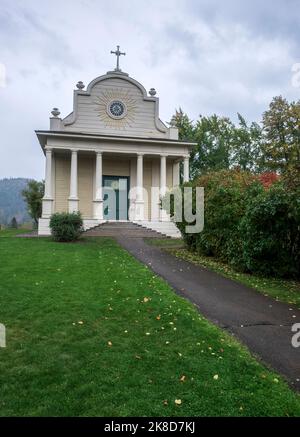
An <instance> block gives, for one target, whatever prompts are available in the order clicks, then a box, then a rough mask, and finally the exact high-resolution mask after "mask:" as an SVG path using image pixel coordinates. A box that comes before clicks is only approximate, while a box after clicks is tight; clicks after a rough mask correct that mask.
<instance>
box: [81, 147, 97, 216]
mask: <svg viewBox="0 0 300 437" xmlns="http://www.w3.org/2000/svg"><path fill="white" fill-rule="evenodd" d="M94 168H95V157H92V156H80V155H79V156H78V198H79V211H80V212H81V214H82V217H83V218H92V217H93V177H94Z"/></svg>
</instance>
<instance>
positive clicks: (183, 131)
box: [169, 107, 194, 141]
mask: <svg viewBox="0 0 300 437" xmlns="http://www.w3.org/2000/svg"><path fill="white" fill-rule="evenodd" d="M169 124H170V126H174V127H177V129H178V136H179V139H180V140H189V141H192V140H193V138H194V126H193V121H192V120H191V119H190V118H189V117H188V115H187V114H186V113H185V112H183V110H182V109H181V108H180V107H179V109H176V110H175V114H174V115H173V117H172V119H171V121H170V123H169Z"/></svg>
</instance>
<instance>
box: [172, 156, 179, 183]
mask: <svg viewBox="0 0 300 437" xmlns="http://www.w3.org/2000/svg"><path fill="white" fill-rule="evenodd" d="M179 184H180V163H179V162H178V161H175V162H174V163H173V187H174V188H175V187H178V186H179Z"/></svg>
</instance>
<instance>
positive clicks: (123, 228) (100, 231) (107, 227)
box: [84, 221, 170, 238]
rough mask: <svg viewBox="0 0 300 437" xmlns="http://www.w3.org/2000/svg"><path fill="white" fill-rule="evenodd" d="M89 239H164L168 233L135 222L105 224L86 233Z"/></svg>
mask: <svg viewBox="0 0 300 437" xmlns="http://www.w3.org/2000/svg"><path fill="white" fill-rule="evenodd" d="M84 235H85V236H87V237H129V238H130V237H131V238H163V237H170V236H169V235H167V234H166V233H162V232H158V231H155V230H154V229H151V228H147V227H144V226H141V225H140V224H138V223H133V222H129V221H128V222H105V223H103V224H100V225H99V226H96V227H94V228H92V229H89V230H87V231H86V232H85V233H84Z"/></svg>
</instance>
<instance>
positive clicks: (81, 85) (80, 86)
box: [76, 80, 85, 90]
mask: <svg viewBox="0 0 300 437" xmlns="http://www.w3.org/2000/svg"><path fill="white" fill-rule="evenodd" d="M76 87H77V88H78V89H79V90H83V88H84V87H85V85H84V83H83V82H82V81H81V80H80V81H79V82H77V84H76Z"/></svg>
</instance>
